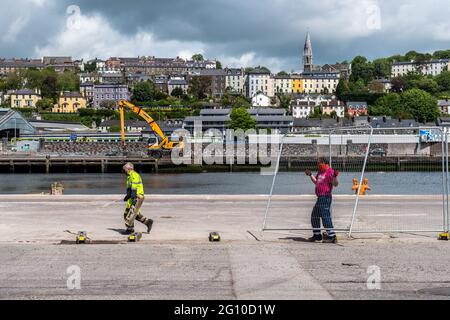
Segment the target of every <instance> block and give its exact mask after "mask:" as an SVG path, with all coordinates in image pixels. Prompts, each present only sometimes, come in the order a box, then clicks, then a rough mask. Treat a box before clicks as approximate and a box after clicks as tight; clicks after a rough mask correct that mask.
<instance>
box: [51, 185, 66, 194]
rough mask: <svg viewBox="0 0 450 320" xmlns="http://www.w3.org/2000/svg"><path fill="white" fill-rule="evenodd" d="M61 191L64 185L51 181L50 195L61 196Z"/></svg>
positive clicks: (62, 191)
mask: <svg viewBox="0 0 450 320" xmlns="http://www.w3.org/2000/svg"><path fill="white" fill-rule="evenodd" d="M63 193H64V187H63V185H62V183H59V182H55V183H52V192H51V195H52V196H62V195H63Z"/></svg>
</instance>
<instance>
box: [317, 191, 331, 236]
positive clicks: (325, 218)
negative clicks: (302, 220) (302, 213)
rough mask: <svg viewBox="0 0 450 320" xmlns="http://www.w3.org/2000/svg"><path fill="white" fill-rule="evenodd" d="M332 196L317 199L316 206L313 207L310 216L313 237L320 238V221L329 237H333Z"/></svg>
mask: <svg viewBox="0 0 450 320" xmlns="http://www.w3.org/2000/svg"><path fill="white" fill-rule="evenodd" d="M332 200H333V198H332V196H331V195H330V196H324V197H318V198H317V202H316V205H315V206H314V209H313V212H312V215H311V224H312V227H313V232H314V235H315V236H321V235H322V234H321V227H320V221H321V219H322V224H323V227H324V229H325V230H327V234H328V236H329V237H335V236H336V233H335V232H334V227H333V221H332V219H331V202H332Z"/></svg>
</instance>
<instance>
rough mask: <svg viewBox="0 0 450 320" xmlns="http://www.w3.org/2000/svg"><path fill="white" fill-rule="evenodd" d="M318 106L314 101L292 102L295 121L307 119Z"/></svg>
mask: <svg viewBox="0 0 450 320" xmlns="http://www.w3.org/2000/svg"><path fill="white" fill-rule="evenodd" d="M315 107H316V104H315V103H314V102H312V101H301V100H292V101H291V111H292V116H293V117H294V118H295V119H306V118H308V117H309V116H310V115H311V114H312V113H313V112H314V108H315Z"/></svg>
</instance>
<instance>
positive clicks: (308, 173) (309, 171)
mask: <svg viewBox="0 0 450 320" xmlns="http://www.w3.org/2000/svg"><path fill="white" fill-rule="evenodd" d="M305 174H306V175H307V176H308V177H311V176H312V172H311V170H309V169H306V170H305Z"/></svg>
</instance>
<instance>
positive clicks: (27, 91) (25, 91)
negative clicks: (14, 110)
mask: <svg viewBox="0 0 450 320" xmlns="http://www.w3.org/2000/svg"><path fill="white" fill-rule="evenodd" d="M11 94H14V95H35V96H38V94H37V93H36V91H34V90H31V89H21V90H16V91H13V92H11Z"/></svg>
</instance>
